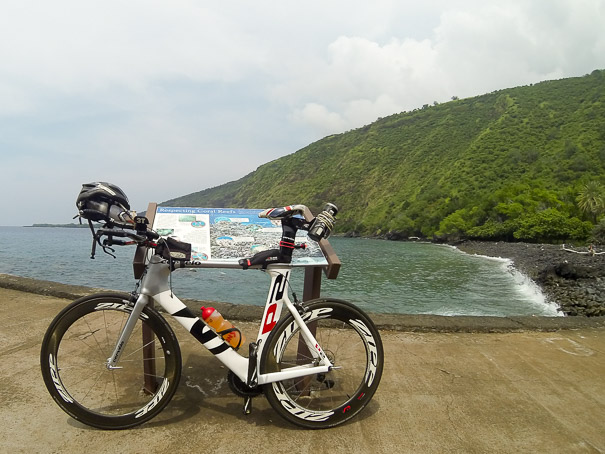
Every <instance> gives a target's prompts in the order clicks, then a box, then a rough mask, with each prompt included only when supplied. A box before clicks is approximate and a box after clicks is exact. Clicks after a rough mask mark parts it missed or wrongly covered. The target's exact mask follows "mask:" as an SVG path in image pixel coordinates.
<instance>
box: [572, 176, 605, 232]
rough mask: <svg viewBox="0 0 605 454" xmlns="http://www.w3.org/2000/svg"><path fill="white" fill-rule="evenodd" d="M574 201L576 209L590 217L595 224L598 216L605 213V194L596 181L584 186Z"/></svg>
mask: <svg viewBox="0 0 605 454" xmlns="http://www.w3.org/2000/svg"><path fill="white" fill-rule="evenodd" d="M576 200H577V202H578V207H580V209H581V210H582V211H583V212H585V213H586V214H588V215H589V216H591V217H592V219H593V221H594V222H595V223H596V222H597V220H598V218H599V216H600V215H601V214H603V213H605V192H604V191H603V186H601V184H600V183H599V182H598V181H590V182H588V183H587V184H585V185H584V187H583V188H582V191H581V192H580V194H579V195H578V197H577V199H576Z"/></svg>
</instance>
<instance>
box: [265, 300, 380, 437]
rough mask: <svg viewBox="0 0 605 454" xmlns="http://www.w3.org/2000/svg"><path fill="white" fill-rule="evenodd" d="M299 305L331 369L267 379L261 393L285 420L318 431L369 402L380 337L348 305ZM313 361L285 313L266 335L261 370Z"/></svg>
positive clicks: (360, 313) (316, 302) (363, 316)
mask: <svg viewBox="0 0 605 454" xmlns="http://www.w3.org/2000/svg"><path fill="white" fill-rule="evenodd" d="M304 306H305V308H306V313H305V314H304V315H303V319H304V320H305V323H306V324H307V326H308V327H309V329H310V330H311V331H312V332H314V333H315V334H314V336H315V338H316V339H317V341H318V343H319V345H320V346H321V348H322V349H323V351H324V353H325V354H326V355H327V356H328V358H329V359H330V361H331V363H332V364H333V365H334V368H333V370H331V371H329V372H327V373H325V374H316V375H311V376H307V377H300V378H296V379H292V380H283V381H279V382H275V383H270V384H268V385H265V395H266V397H267V400H268V401H269V403H270V404H271V406H272V407H273V408H274V409H275V411H277V413H279V414H280V415H281V416H282V417H284V418H285V419H287V420H288V421H290V422H293V423H294V424H297V425H299V426H302V427H306V428H311V429H323V428H327V427H333V426H335V425H338V424H341V423H343V422H345V421H347V420H348V419H350V418H352V417H353V416H355V415H356V414H357V413H359V412H360V411H361V410H362V409H363V408H364V407H365V406H366V404H367V403H368V402H369V401H370V399H371V398H372V396H373V395H374V392H375V391H376V389H377V388H378V384H379V383H380V378H381V376H382V367H383V360H384V354H383V349H382V341H381V339H380V334H379V333H378V330H377V329H376V327H375V326H374V324H373V323H372V321H371V320H370V318H369V317H368V316H367V315H366V314H365V313H364V312H363V311H361V310H360V309H358V308H357V307H355V306H354V305H352V304H350V303H347V302H345V301H340V300H333V299H319V300H313V301H309V302H308V303H305V304H304ZM313 364H314V359H313V357H312V356H311V355H310V353H309V350H308V349H307V347H306V345H305V343H304V340H303V339H302V335H301V334H300V329H299V328H298V327H297V325H296V323H295V321H294V318H293V317H292V315H291V314H289V315H288V316H287V317H284V318H283V319H282V320H281V321H280V322H279V323H278V325H277V326H276V327H275V328H274V329H273V331H272V333H271V335H270V336H269V338H268V339H267V345H266V346H265V348H264V349H263V354H262V358H261V366H260V367H261V372H262V373H269V372H277V371H283V370H286V369H288V368H291V367H300V366H310V365H313Z"/></svg>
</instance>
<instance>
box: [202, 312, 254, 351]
mask: <svg viewBox="0 0 605 454" xmlns="http://www.w3.org/2000/svg"><path fill="white" fill-rule="evenodd" d="M201 309H202V320H204V322H206V323H207V324H208V326H210V327H211V328H213V329H214V331H216V334H218V335H219V336H221V337H222V338H223V340H224V341H225V342H227V343H228V344H229V345H231V346H232V347H233V348H235V349H238V348H239V346H240V345H242V344H243V343H244V342H246V338H245V337H244V334H243V333H242V332H241V331H240V330H239V329H237V328H236V327H235V326H233V324H232V323H230V322H228V321H227V320H225V319H224V318H223V316H222V315H221V313H220V312H219V311H217V310H216V309H215V308H213V307H204V306H202V308H201Z"/></svg>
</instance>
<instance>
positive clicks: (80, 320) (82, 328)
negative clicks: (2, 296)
mask: <svg viewBox="0 0 605 454" xmlns="http://www.w3.org/2000/svg"><path fill="white" fill-rule="evenodd" d="M131 310H132V303H131V302H130V301H129V296H127V295H122V294H117V293H103V294H96V295H91V296H88V297H84V298H81V299H79V300H77V301H75V302H74V303H72V304H70V305H69V306H67V307H66V308H65V309H63V310H62V311H61V312H60V313H59V314H58V315H57V317H55V319H54V320H53V321H52V323H51V325H50V326H49V328H48V330H47V332H46V335H45V336H44V340H43V342H42V349H41V353H40V363H41V367H42V376H43V378H44V383H45V384H46V387H47V389H48V391H49V393H50V394H51V396H52V397H53V398H54V400H55V401H56V403H57V404H58V405H59V406H60V407H61V408H62V409H63V410H64V411H65V412H67V413H68V414H69V415H70V416H72V417H73V418H75V419H77V420H78V421H81V422H82V423H84V424H87V425H90V426H93V427H97V428H101V429H125V428H128V427H132V426H136V425H138V424H142V423H144V422H146V421H149V420H150V419H151V418H153V417H154V416H156V415H157V414H158V413H159V412H160V411H161V410H162V409H163V408H164V407H165V406H166V405H167V404H168V402H169V401H170V399H171V398H172V396H173V395H174V392H175V391H176V388H177V386H178V383H179V379H180V375H181V353H180V348H179V345H178V342H177V339H176V337H175V335H174V332H173V331H172V329H171V328H170V326H169V325H168V323H167V322H166V320H164V319H163V318H162V317H161V316H160V315H159V314H158V312H157V311H156V310H154V309H152V308H150V307H146V308H145V309H144V310H143V312H142V313H141V315H140V317H139V319H138V320H137V323H136V326H135V329H134V331H133V333H132V335H131V337H130V340H129V341H128V342H127V343H126V344H125V345H124V346H123V352H122V355H121V359H120V361H119V363H118V365H117V366H118V367H117V368H114V369H109V368H108V367H107V361H108V358H109V357H111V355H112V353H113V350H114V348H115V347H116V344H117V340H118V338H119V336H120V333H121V332H122V329H123V327H124V324H125V323H126V320H127V319H128V316H129V315H130V312H131ZM144 326H146V327H147V328H149V329H147V330H143V327H144ZM144 331H145V332H144Z"/></svg>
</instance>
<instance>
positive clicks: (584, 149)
mask: <svg viewBox="0 0 605 454" xmlns="http://www.w3.org/2000/svg"><path fill="white" fill-rule="evenodd" d="M587 184H588V185H589V187H588V188H586V187H585V186H586V185H587ZM603 185H605V71H599V70H596V71H593V72H592V73H591V74H590V75H587V76H584V77H577V78H570V79H563V80H557V81H547V82H541V83H538V84H534V85H531V86H524V87H517V88H510V89H505V90H500V91H496V92H493V93H489V94H486V95H482V96H477V97H474V98H468V99H455V100H452V101H451V102H447V103H443V104H438V105H431V106H429V105H425V106H424V107H423V108H422V109H417V110H414V111H412V112H403V113H399V114H395V115H391V116H389V117H386V118H380V119H378V120H377V121H376V122H374V123H372V124H370V125H367V126H364V127H362V128H359V129H355V130H352V131H349V132H346V133H343V134H337V135H332V136H329V137H326V138H324V139H322V140H319V141H318V142H315V143H312V144H311V145H309V146H307V147H305V148H303V149H301V150H299V151H297V152H296V153H293V154H290V155H288V156H284V157H283V158H280V159H277V160H275V161H272V162H269V163H267V164H264V165H262V166H260V167H259V168H258V169H257V170H256V171H255V172H252V173H251V174H249V175H247V176H245V177H244V178H242V179H240V180H238V181H234V182H230V183H227V184H225V185H222V186H218V187H216V188H211V189H206V190H204V191H201V192H196V193H193V194H189V195H186V196H184V197H180V198H177V199H173V200H170V201H168V202H165V203H163V205H169V206H205V207H254V208H264V207H269V206H281V205H287V204H291V203H303V204H305V205H307V206H309V207H310V208H311V210H312V211H314V212H317V211H318V210H320V209H321V207H322V206H323V204H324V202H326V201H331V202H333V203H335V204H336V205H338V207H339V208H340V210H341V214H339V222H338V224H337V225H338V229H339V231H341V232H357V233H359V234H361V235H376V234H378V235H385V234H389V235H390V236H392V237H407V236H412V235H416V236H424V237H433V236H441V237H445V236H447V237H450V238H451V237H471V238H481V239H493V240H496V239H497V240H509V241H514V240H525V241H563V240H569V239H576V240H587V239H589V238H590V234H591V232H592V230H593V228H594V226H595V224H596V222H597V220H598V219H599V217H600V216H601V215H602V214H603V211H604V207H603V199H604V196H603V190H602V188H603ZM589 196H591V197H592V198H591V199H590V200H587V198H589ZM578 197H579V199H578ZM589 202H590V203H589Z"/></svg>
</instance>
